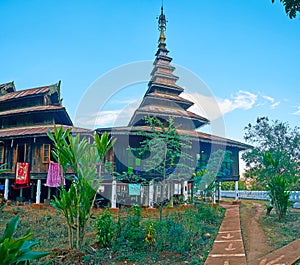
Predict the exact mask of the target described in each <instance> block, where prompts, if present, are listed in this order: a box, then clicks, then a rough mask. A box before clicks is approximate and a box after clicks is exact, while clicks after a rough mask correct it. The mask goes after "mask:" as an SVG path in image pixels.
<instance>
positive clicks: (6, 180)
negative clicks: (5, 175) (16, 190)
mask: <svg viewBox="0 0 300 265" xmlns="http://www.w3.org/2000/svg"><path fill="white" fill-rule="evenodd" d="M8 191H9V179H5V187H4V199H5V200H8Z"/></svg>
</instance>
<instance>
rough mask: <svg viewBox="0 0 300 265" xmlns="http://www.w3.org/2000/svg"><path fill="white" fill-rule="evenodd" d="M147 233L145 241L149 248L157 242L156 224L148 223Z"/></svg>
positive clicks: (146, 226) (146, 225)
mask: <svg viewBox="0 0 300 265" xmlns="http://www.w3.org/2000/svg"><path fill="white" fill-rule="evenodd" d="M145 231H146V237H145V241H146V243H147V244H148V245H149V246H151V245H153V244H154V243H155V241H156V239H155V228H154V223H153V222H149V223H146V224H145Z"/></svg>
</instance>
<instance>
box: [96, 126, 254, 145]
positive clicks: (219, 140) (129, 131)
mask: <svg viewBox="0 0 300 265" xmlns="http://www.w3.org/2000/svg"><path fill="white" fill-rule="evenodd" d="M155 129H156V130H157V131H159V130H160V128H159V127H156V128H155ZM96 131H97V132H98V133H99V134H102V133H103V132H109V133H110V134H111V135H112V137H116V138H118V136H122V135H124V136H134V135H138V134H139V132H140V131H144V132H151V129H150V128H149V126H132V127H130V126H124V127H113V128H99V129H96ZM177 132H178V134H180V135H185V136H187V137H189V139H190V140H191V141H200V142H205V143H210V144H215V145H223V146H230V147H235V148H238V149H239V150H247V149H250V148H253V146H251V145H248V144H245V143H241V142H239V141H235V140H231V139H228V138H224V137H220V136H216V135H212V134H208V133H203V132H199V131H192V130H181V129H177Z"/></svg>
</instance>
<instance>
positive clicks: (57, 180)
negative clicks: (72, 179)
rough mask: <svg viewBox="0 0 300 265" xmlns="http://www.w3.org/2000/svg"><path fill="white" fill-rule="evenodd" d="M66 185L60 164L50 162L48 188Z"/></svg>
mask: <svg viewBox="0 0 300 265" xmlns="http://www.w3.org/2000/svg"><path fill="white" fill-rule="evenodd" d="M61 184H62V185H65V184H66V183H65V178H64V177H63V170H62V167H61V165H60V164H58V163H56V162H52V161H50V163H49V168H48V174H47V180H46V186H48V187H59V186H60V185H61Z"/></svg>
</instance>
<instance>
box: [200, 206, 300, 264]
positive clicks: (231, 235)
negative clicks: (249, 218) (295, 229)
mask: <svg viewBox="0 0 300 265" xmlns="http://www.w3.org/2000/svg"><path fill="white" fill-rule="evenodd" d="M224 207H226V208H227V209H226V213H225V217H224V220H223V222H222V224H221V226H220V229H219V232H218V235H217V238H216V240H215V242H214V245H213V249H212V251H211V252H210V253H209V255H208V258H207V260H206V261H205V265H247V261H246V254H245V249H244V244H243V239H242V233H241V226H240V214H239V206H234V205H230V206H229V205H224ZM299 259H300V238H299V239H297V240H295V241H293V242H291V243H290V244H288V245H286V246H284V247H282V248H280V249H278V250H276V251H274V252H272V253H269V254H267V255H265V256H263V257H261V258H259V259H257V260H255V261H252V262H251V263H249V264H248V265H292V264H294V263H295V262H296V261H297V260H299Z"/></svg>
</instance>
